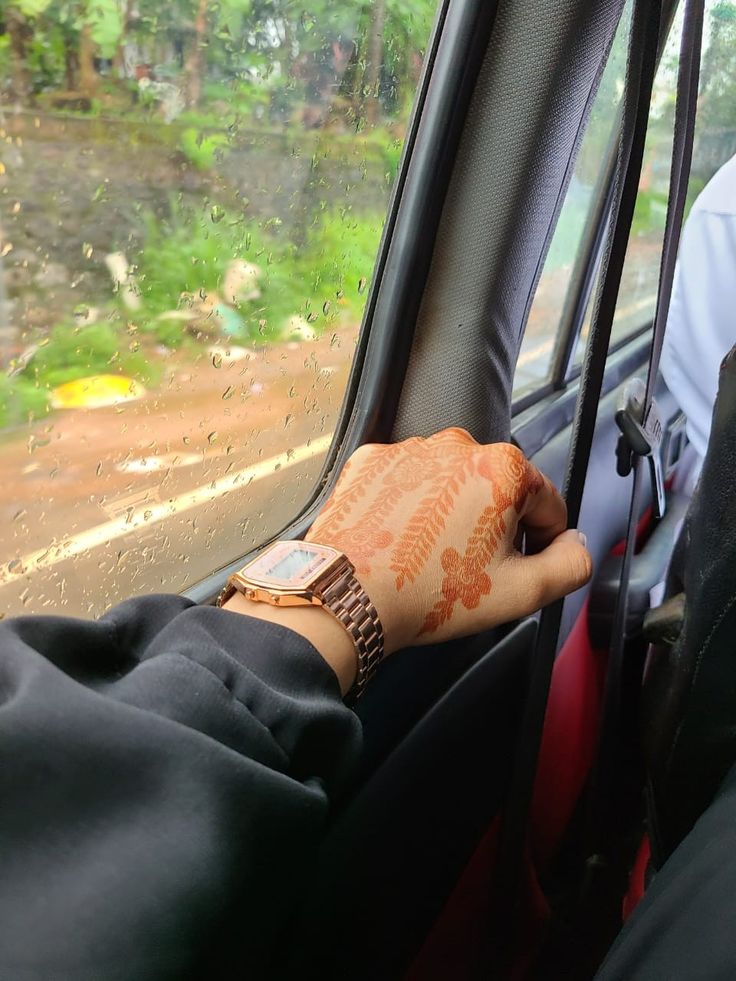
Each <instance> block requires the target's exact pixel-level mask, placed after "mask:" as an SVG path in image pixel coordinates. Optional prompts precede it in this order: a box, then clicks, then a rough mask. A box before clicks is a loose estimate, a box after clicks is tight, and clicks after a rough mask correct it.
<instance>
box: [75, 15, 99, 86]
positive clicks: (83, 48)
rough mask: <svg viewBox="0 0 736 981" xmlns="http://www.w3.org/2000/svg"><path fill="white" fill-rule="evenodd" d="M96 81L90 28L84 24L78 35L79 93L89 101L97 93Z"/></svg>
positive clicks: (93, 47) (93, 48) (97, 77)
mask: <svg viewBox="0 0 736 981" xmlns="http://www.w3.org/2000/svg"><path fill="white" fill-rule="evenodd" d="M98 81H99V76H98V74H97V70H96V68H95V44H94V41H93V40H92V28H91V27H90V25H89V24H84V26H83V27H82V30H81V32H80V34H79V91H80V92H81V93H82V94H83V95H86V96H87V98H89V99H91V98H92V97H93V96H94V94H95V92H96V91H97V83H98Z"/></svg>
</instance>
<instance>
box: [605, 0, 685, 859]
mask: <svg viewBox="0 0 736 981" xmlns="http://www.w3.org/2000/svg"><path fill="white" fill-rule="evenodd" d="M685 2H686V7H685V14H684V19H683V26H682V37H681V42H680V64H679V69H678V76H677V101H676V106H675V128H674V136H673V144H672V163H671V167H670V185H669V199H668V205H667V219H666V222H665V231H664V239H663V242H662V258H661V262H660V275H659V285H658V290H657V306H656V313H655V317H654V326H653V328H652V342H651V348H650V354H649V369H648V373H647V381H646V384H644V382H642V381H641V380H640V379H635V380H634V381H633V382H632V383H631V384H630V385H629V386H627V390H626V393H625V400H626V403H627V404H626V405H625V406H623V407H622V408H621V409H620V410H619V412H618V413H617V421H618V422H619V425H620V427H621V430H622V434H621V438H620V440H619V447H618V450H617V455H618V464H619V473H621V471H622V469H625V467H626V465H627V462H626V461H627V458H628V462H629V464H630V470H632V469H633V472H634V478H633V482H632V488H631V502H630V506H629V517H628V524H627V529H626V545H625V548H624V555H623V559H622V563H621V572H620V579H619V588H618V594H617V597H616V606H615V610H614V616H613V627H612V634H611V646H610V649H609V655H608V665H607V669H606V681H605V688H604V695H603V707H602V712H601V723H600V730H599V732H600V734H599V739H598V752H597V756H596V761H595V764H594V767H593V773H592V776H591V782H590V792H589V803H588V815H587V822H586V838H587V842H586V846H587V848H586V852H587V858H588V865H589V868H591V869H593V868H599V867H601V865H602V862H603V861H604V856H603V855H602V854H601V851H603V852H605V847H604V848H603V849H601V841H602V829H603V828H604V827H605V824H606V820H605V819H606V815H607V814H609V813H611V809H610V808H611V803H612V795H613V794H614V791H615V786H616V781H615V771H616V766H615V760H616V753H617V747H618V745H619V733H620V725H621V719H620V695H621V684H622V676H623V670H624V654H625V649H626V636H625V635H626V621H627V615H628V606H629V579H630V575H631V562H632V559H633V556H634V550H635V547H636V531H637V524H638V521H639V516H640V513H641V510H640V505H639V502H640V497H641V489H642V487H643V484H644V480H643V473H642V461H643V459H645V458H648V460H649V463H650V476H651V480H652V483H653V490H654V493H653V500H654V504H655V513H659V514H660V515H661V514H663V513H664V506H663V503H662V504H661V505H659V504H658V498H659V496H660V494H661V495H662V497H663V496H664V485H663V479H664V475H663V472H662V460H661V457H660V453H659V447H660V446H661V439H662V425H661V420H660V418H659V413H658V409H657V404H656V401H655V400H654V389H655V385H656V382H657V377H658V371H659V361H660V357H661V353H662V345H663V342H664V335H665V329H666V326H667V315H668V313H669V306H670V297H671V293H672V284H673V281H674V275H675V264H676V261H677V250H678V246H679V242H680V231H681V228H682V219H683V215H684V212H685V203H686V199H687V188H688V180H689V176H690V164H691V161H692V150H693V136H694V132H695V115H696V107H697V97H698V78H699V74H700V53H701V46H702V35H703V17H704V3H703V0H685ZM640 437H641V438H640ZM622 462H623V463H624V467H623V468H622V466H621V465H622ZM629 472H630V471H629ZM624 475H626V474H625V473H624Z"/></svg>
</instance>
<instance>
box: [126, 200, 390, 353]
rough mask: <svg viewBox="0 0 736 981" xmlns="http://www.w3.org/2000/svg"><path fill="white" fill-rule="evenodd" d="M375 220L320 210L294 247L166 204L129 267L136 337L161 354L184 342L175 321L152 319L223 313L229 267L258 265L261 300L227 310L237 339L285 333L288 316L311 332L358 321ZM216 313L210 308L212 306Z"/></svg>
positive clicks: (149, 219) (258, 230)
mask: <svg viewBox="0 0 736 981" xmlns="http://www.w3.org/2000/svg"><path fill="white" fill-rule="evenodd" d="M382 219H383V216H382V215H379V214H372V215H370V214H369V215H354V214H353V213H352V211H350V210H347V209H345V210H342V211H338V210H332V209H330V210H327V209H325V210H324V211H321V212H319V215H318V217H317V218H316V219H315V220H314V221H313V222H312V223H311V224H310V225H309V226H308V228H307V229H306V235H305V242H304V244H303V245H302V246H296V245H295V244H294V242H293V239H294V235H293V234H292V232H293V230H292V229H288V228H284V227H282V226H281V225H280V224H279V223H278V222H274V223H272V224H271V225H270V226H269V227H262V226H259V225H258V224H257V223H255V222H246V221H243V220H233V219H230V218H229V217H228V215H225V214H222V212H221V211H220V210H217V208H216V206H214V207H213V208H211V209H210V210H209V211H203V212H202V213H199V214H195V213H193V212H191V211H188V210H186V209H184V208H182V207H181V206H178V205H176V204H172V208H171V214H170V216H169V217H168V218H167V219H164V220H160V219H157V218H156V217H155V216H154V215H152V214H148V215H147V216H146V217H145V242H144V245H143V248H142V250H141V252H140V254H139V255H138V256H137V259H136V262H137V266H138V273H137V275H138V280H139V284H140V288H141V296H142V299H143V302H144V316H143V317H142V318H141V329H143V330H145V331H148V332H151V333H153V334H154V335H155V336H156V338H157V340H159V341H161V342H162V343H164V344H166V345H167V346H171V347H177V346H179V345H180V344H182V343H183V342H184V340H185V338H186V336H187V334H186V330H185V329H183V327H182V323H181V321H178V320H176V319H173V320H167V319H165V318H164V319H161V318H160V314H162V313H166V312H171V311H177V310H184V311H186V310H187V309H198V308H201V307H202V305H204V304H209V305H210V306H212V305H213V304H214V305H215V307H216V308H217V309H219V310H220V311H221V312H222V313H228V310H226V309H225V306H226V304H225V301H224V300H223V299H222V297H221V293H222V284H223V278H224V276H225V274H226V272H227V267H228V264H229V263H230V262H231V261H232V260H234V259H241V260H245V261H247V262H249V263H253V264H255V265H256V266H258V268H259V270H260V273H259V277H258V288H259V291H260V296H258V297H255V298H252V299H249V300H245V301H243V302H241V303H239V304H237V305H236V309H235V311H234V313H235V314H236V315H237V316H233V317H232V320H233V322H238V323H239V324H240V327H239V329H238V331H237V332H236V333H238V334H239V337H240V339H241V340H255V339H268V338H269V337H279V336H283V335H284V334H285V333H288V330H289V326H288V324H289V321H290V318H292V317H300V318H302V319H303V320H304V321H306V322H307V323H309V324H310V327H311V329H312V330H314V331H315V332H319V331H321V330H323V329H324V328H325V327H326V325H327V324H328V323H330V322H334V321H335V319H336V318H339V317H340V316H346V317H350V318H351V319H353V320H356V319H358V318H359V317H360V316H361V314H362V309H363V303H364V300H365V287H366V284H367V282H368V280H369V279H370V276H371V271H372V268H373V263H374V261H375V255H376V251H377V249H378V242H379V239H380V234H381V227H382ZM218 304H219V306H218Z"/></svg>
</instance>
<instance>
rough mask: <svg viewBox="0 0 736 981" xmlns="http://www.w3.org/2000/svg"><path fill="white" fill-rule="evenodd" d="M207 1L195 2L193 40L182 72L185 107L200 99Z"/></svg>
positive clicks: (196, 103) (195, 103) (199, 0)
mask: <svg viewBox="0 0 736 981" xmlns="http://www.w3.org/2000/svg"><path fill="white" fill-rule="evenodd" d="M208 5H209V4H208V0H197V15H196V17H195V18H194V39H193V40H192V47H191V49H190V51H189V55H188V56H187V60H186V64H185V66H184V72H185V74H186V80H187V83H186V84H187V92H186V96H187V105H189V106H196V105H198V104H199V100H200V99H201V98H202V75H203V72H204V67H205V57H204V48H205V44H206V35H207V7H208Z"/></svg>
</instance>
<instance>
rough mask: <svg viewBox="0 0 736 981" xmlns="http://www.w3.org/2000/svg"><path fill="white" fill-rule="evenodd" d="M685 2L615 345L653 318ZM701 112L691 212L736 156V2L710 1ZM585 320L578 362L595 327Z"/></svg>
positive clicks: (656, 123) (673, 40)
mask: <svg viewBox="0 0 736 981" xmlns="http://www.w3.org/2000/svg"><path fill="white" fill-rule="evenodd" d="M683 13H684V10H683V8H682V6H681V7H680V9H679V10H678V12H677V15H676V17H675V21H674V23H673V25H672V29H671V31H670V35H669V38H668V40H667V45H666V48H665V52H664V54H663V56H662V60H661V62H660V66H659V70H658V72H657V77H656V79H655V83H654V91H653V98H652V108H651V111H650V114H649V128H648V131H647V142H646V147H645V151H644V162H643V167H642V174H641V180H640V182H639V193H638V196H637V199H636V209H635V211H634V219H633V223H632V227H631V236H630V240H629V246H628V251H627V254H626V262H625V264H624V270H623V274H622V279H621V289H620V290H619V301H618V307H617V309H616V316H615V320H614V324H613V331H612V335H611V339H612V343H615V342H616V341H619V342H620V341H621V340H623V339H625V338H626V337H627V336H628V335H630V334H633V333H635V332H636V331H638V330H640V329H641V328H642V327H645V326H646V325H647V324H651V322H652V321H653V319H654V312H655V306H656V301H657V284H658V281H659V262H660V257H661V251H662V240H663V238H664V226H665V219H666V216H667V196H668V192H669V176H670V162H671V156H672V137H673V128H674V113H675V95H676V88H677V65H678V52H679V46H680V35H681V31H682V18H683ZM700 71H701V74H700V91H699V98H698V114H697V120H696V126H695V139H694V145H693V161H692V167H691V171H690V183H689V187H688V199H687V210H686V212H685V216H686V217H687V211H688V210H689V208H690V206H691V205H692V203H693V201H694V200H695V198H696V197H697V196H698V194H699V193H700V192H701V191H702V190H703V188H704V187H705V185H706V184H707V183H708V181H709V180H710V178H711V177H712V176H713V175H714V174H715V172H716V171H717V170H718V169H719V167H721V166H722V165H723V164H724V163H725V162H726V161H727V160H729V159H730V158H731V157H732V156H733V154H734V153H736V2H733V0H709V2H708V0H706V5H705V23H704V37H703V54H702V58H701V69H700ZM591 306H592V303H591V304H589V310H588V314H587V317H586V321H585V324H584V326H583V331H582V334H581V338H580V342H579V344H578V347H577V351H576V361H577V362H578V363H579V362H580V361H581V360H582V357H583V352H584V350H585V339H586V338H587V334H588V329H589V326H590V316H591V312H592V311H591V309H590V307H591Z"/></svg>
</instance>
